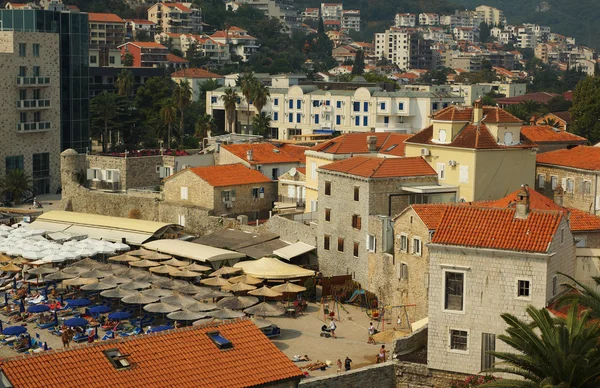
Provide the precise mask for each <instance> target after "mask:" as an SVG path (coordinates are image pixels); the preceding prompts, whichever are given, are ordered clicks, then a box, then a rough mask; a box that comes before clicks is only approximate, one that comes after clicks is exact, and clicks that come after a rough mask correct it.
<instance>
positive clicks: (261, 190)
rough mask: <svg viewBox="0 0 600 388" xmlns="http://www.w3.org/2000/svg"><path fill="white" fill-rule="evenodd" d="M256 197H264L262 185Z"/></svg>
mask: <svg viewBox="0 0 600 388" xmlns="http://www.w3.org/2000/svg"><path fill="white" fill-rule="evenodd" d="M258 197H259V198H261V199H262V198H264V197H265V188H264V187H261V188H260V190H259V193H258Z"/></svg>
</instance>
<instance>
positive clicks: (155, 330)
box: [148, 325, 174, 333]
mask: <svg viewBox="0 0 600 388" xmlns="http://www.w3.org/2000/svg"><path fill="white" fill-rule="evenodd" d="M173 329H174V327H173V326H169V325H162V326H154V327H152V328H150V330H148V333H158V332H161V331H166V330H173Z"/></svg>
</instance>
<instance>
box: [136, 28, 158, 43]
mask: <svg viewBox="0 0 600 388" xmlns="http://www.w3.org/2000/svg"><path fill="white" fill-rule="evenodd" d="M135 40H136V41H138V42H154V40H153V39H152V37H151V36H150V34H149V33H148V31H146V30H137V31H136V32H135Z"/></svg>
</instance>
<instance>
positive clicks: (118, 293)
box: [100, 287, 135, 299]
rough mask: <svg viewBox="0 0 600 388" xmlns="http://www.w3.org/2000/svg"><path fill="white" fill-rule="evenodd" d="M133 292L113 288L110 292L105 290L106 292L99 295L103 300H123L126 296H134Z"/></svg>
mask: <svg viewBox="0 0 600 388" xmlns="http://www.w3.org/2000/svg"><path fill="white" fill-rule="evenodd" d="M134 294H135V291H132V290H124V289H122V288H120V287H118V288H113V289H112V290H106V291H102V292H101V293H100V295H101V296H103V297H105V298H119V299H121V298H124V297H126V296H131V295H134Z"/></svg>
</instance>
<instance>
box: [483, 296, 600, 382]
mask: <svg viewBox="0 0 600 388" xmlns="http://www.w3.org/2000/svg"><path fill="white" fill-rule="evenodd" d="M527 314H528V315H529V317H530V318H531V319H532V323H529V322H525V321H522V320H520V319H518V318H517V317H515V316H514V315H512V314H508V313H505V314H502V315H501V317H502V319H503V320H504V322H506V324H507V325H508V328H507V329H506V334H503V335H500V336H499V337H498V338H499V339H500V340H501V341H502V342H504V343H505V344H507V345H508V346H510V347H511V348H512V349H514V351H513V352H490V354H493V355H494V356H495V357H496V358H497V359H500V360H502V363H500V364H498V363H497V364H496V365H499V366H496V367H494V368H493V369H492V370H491V371H490V372H492V373H497V372H500V373H509V374H513V375H517V376H520V377H521V378H522V379H519V380H517V379H501V380H497V381H495V382H491V383H488V384H485V385H484V386H485V387H511V388H519V387H565V388H566V387H579V388H588V387H589V388H592V387H598V385H599V384H600V380H599V379H600V348H599V346H598V338H599V337H600V326H599V325H598V324H597V323H594V322H591V321H590V320H589V312H587V311H585V312H583V313H581V315H580V316H578V308H577V305H572V306H571V308H570V309H569V312H568V314H567V317H566V319H562V318H553V317H552V316H551V315H550V313H549V312H548V310H546V309H541V310H538V309H536V308H534V307H533V306H529V307H528V308H527Z"/></svg>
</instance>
